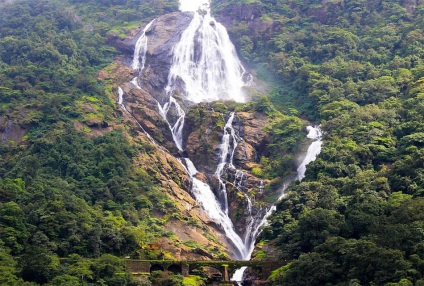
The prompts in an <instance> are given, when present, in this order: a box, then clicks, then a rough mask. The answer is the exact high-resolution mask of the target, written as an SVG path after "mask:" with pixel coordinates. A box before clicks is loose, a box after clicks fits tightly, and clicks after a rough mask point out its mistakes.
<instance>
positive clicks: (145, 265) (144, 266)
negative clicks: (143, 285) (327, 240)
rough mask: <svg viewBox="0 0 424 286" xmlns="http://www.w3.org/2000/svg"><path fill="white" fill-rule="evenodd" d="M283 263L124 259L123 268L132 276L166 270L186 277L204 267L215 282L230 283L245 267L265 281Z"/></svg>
mask: <svg viewBox="0 0 424 286" xmlns="http://www.w3.org/2000/svg"><path fill="white" fill-rule="evenodd" d="M286 264H287V262H285V261H174V260H135V259H126V260H125V268H126V270H129V271H130V272H132V273H133V274H135V275H137V274H150V273H151V272H153V271H157V270H162V271H164V270H168V271H171V272H173V273H175V274H182V275H183V276H185V277H187V276H189V275H190V274H195V275H196V274H198V273H199V272H198V271H201V270H202V268H204V267H210V268H212V269H215V270H216V271H215V273H214V274H213V279H214V280H216V281H230V278H231V276H232V275H233V274H234V272H235V271H236V270H237V269H239V268H241V267H243V266H247V267H249V268H250V269H251V271H252V272H254V273H255V275H256V276H257V277H258V278H259V279H260V280H266V279H267V278H268V277H269V275H270V274H271V272H272V271H273V270H275V269H277V268H279V267H281V266H283V265H286Z"/></svg>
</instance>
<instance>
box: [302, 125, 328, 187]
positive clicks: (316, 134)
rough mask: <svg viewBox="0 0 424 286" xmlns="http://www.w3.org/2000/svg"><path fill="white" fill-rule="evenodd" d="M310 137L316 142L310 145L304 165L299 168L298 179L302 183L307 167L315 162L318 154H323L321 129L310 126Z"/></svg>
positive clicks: (308, 128)
mask: <svg viewBox="0 0 424 286" xmlns="http://www.w3.org/2000/svg"><path fill="white" fill-rule="evenodd" d="M307 130H308V135H307V137H308V138H310V139H313V140H314V141H313V142H312V143H311V145H309V148H308V151H307V152H306V156H305V158H304V159H303V161H302V163H301V164H300V165H299V167H298V168H297V177H296V179H297V180H299V181H301V180H302V179H303V178H304V177H305V172H306V165H308V164H309V163H310V162H312V161H314V160H315V159H316V158H317V156H318V154H319V153H320V152H321V146H322V132H321V129H320V128H319V127H312V126H308V127H307Z"/></svg>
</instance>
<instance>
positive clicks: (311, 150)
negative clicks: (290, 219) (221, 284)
mask: <svg viewBox="0 0 424 286" xmlns="http://www.w3.org/2000/svg"><path fill="white" fill-rule="evenodd" d="M307 131H308V134H307V135H306V137H307V138H309V139H312V140H313V141H312V143H311V144H310V145H309V147H308V150H307V151H306V156H305V158H304V159H303V161H302V162H301V163H300V165H299V167H298V168H297V175H296V178H295V179H296V180H299V181H301V180H302V179H303V178H305V172H306V166H307V165H308V164H309V163H310V162H312V161H314V160H315V159H316V158H317V156H318V155H319V153H320V152H321V147H322V131H321V129H320V128H319V127H312V126H308V127H307ZM292 180H293V179H291V180H288V181H286V182H285V183H284V185H283V188H282V194H281V196H280V197H279V198H278V200H277V201H279V200H280V199H282V198H283V197H284V191H285V190H286V188H287V187H288V185H289V184H290V182H291V181H292ZM275 210H276V207H275V205H274V206H271V208H269V209H268V211H267V212H266V214H265V215H264V217H263V218H262V220H261V221H260V222H259V223H258V224H257V227H256V228H255V229H254V232H253V233H252V237H253V238H254V239H253V240H252V241H251V242H250V245H247V246H246V248H247V249H248V251H247V254H248V255H247V257H246V259H250V257H251V255H252V252H253V249H254V246H255V239H256V237H257V236H258V235H259V233H260V229H261V227H262V226H264V225H266V224H267V219H268V217H269V216H270V215H271V214H272V213H273V212H274V211H275ZM246 269H247V267H242V268H240V269H238V270H237V271H236V272H235V273H234V275H233V277H231V280H232V281H236V282H237V283H238V284H239V285H241V284H240V283H239V282H240V281H242V280H243V275H244V272H245V271H246Z"/></svg>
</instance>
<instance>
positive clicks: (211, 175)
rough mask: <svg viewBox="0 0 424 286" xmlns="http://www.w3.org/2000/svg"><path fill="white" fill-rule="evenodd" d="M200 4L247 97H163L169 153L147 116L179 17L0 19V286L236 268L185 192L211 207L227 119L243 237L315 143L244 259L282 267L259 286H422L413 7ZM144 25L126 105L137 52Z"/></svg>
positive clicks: (254, 0) (114, 3)
mask: <svg viewBox="0 0 424 286" xmlns="http://www.w3.org/2000/svg"><path fill="white" fill-rule="evenodd" d="M211 4H212V10H213V14H214V15H215V17H216V19H217V20H219V22H221V23H223V24H224V26H226V28H227V29H228V31H229V34H230V37H231V39H232V41H233V42H234V44H235V46H236V48H237V51H238V54H239V55H240V57H241V58H242V61H243V63H244V64H245V66H247V67H248V69H249V70H250V71H251V72H252V74H253V75H254V77H255V80H256V81H257V85H256V86H255V88H257V90H256V89H255V88H253V87H252V88H251V87H248V88H244V92H245V93H246V94H247V95H248V97H249V98H250V99H251V101H249V102H247V103H236V102H234V101H225V102H222V101H216V102H212V103H200V104H197V105H192V104H191V103H189V102H188V101H185V100H184V99H183V97H182V96H181V95H180V94H179V92H178V91H177V92H176V93H175V96H176V99H177V101H178V102H179V103H180V104H181V105H182V106H183V107H184V109H185V111H186V115H185V116H186V117H185V120H186V123H185V129H184V133H183V134H184V136H183V138H182V139H181V142H182V145H184V150H183V151H181V150H179V148H178V146H176V145H175V144H174V142H173V134H172V132H171V130H170V129H169V128H168V125H169V122H168V121H166V120H164V119H163V118H162V115H161V111H160V110H157V105H158V104H159V106H160V105H161V104H164V103H165V95H164V94H163V90H165V87H166V79H167V77H168V73H169V66H170V61H171V59H170V54H169V53H167V51H168V49H170V48H172V47H171V46H172V45H171V44H173V43H174V42H175V41H176V40H175V39H173V38H172V37H180V36H181V32H178V31H177V32H176V34H175V35H173V36H172V37H171V36H170V35H171V34H172V33H173V32H174V31H175V30H177V29H178V28H181V27H186V26H187V25H188V21H189V20H190V18H188V14H181V13H180V12H177V11H178V1H174V0H160V1H158V0H143V1H123V0H101V1H95V0H88V1H87V0H85V1H80V0H67V1H58V0H48V1H33V0H16V1H0V70H1V72H0V155H1V156H0V285H41V284H44V285H190V284H187V283H190V282H188V281H187V280H183V277H182V276H181V275H170V274H169V273H164V274H158V273H156V274H155V275H152V276H151V277H150V280H148V279H147V278H145V279H144V280H142V281H140V280H137V279H135V278H134V277H133V276H131V275H130V274H128V273H125V269H124V268H123V259H124V257H126V256H127V257H128V256H130V257H132V258H141V259H190V260H210V259H212V260H225V259H230V257H233V258H234V257H236V256H237V255H236V253H237V249H236V248H235V247H234V245H233V244H232V242H231V241H230V239H229V238H228V236H226V235H225V234H226V233H225V231H224V230H223V229H224V228H225V227H224V226H222V225H220V224H219V223H217V222H216V221H214V220H213V219H211V218H210V217H208V216H207V215H206V213H205V211H204V210H203V209H202V206H201V204H200V203H199V202H198V201H196V197H195V196H194V195H193V193H191V191H192V189H193V181H194V178H195V179H197V180H198V181H201V182H204V183H205V182H207V183H208V184H210V185H211V187H212V189H213V190H214V191H215V193H216V192H217V191H216V190H219V188H220V184H221V183H222V182H221V181H220V180H221V178H219V180H218V179H217V176H216V170H217V169H218V167H217V165H218V163H219V161H220V148H221V147H220V146H221V145H220V144H221V140H222V138H223V134H224V133H225V132H228V129H229V128H228V126H227V125H226V123H227V122H228V120H229V117H231V116H230V114H234V113H235V114H236V115H235V116H234V124H233V125H231V126H230V127H231V128H234V130H235V132H236V135H237V136H239V137H240V138H239V139H238V140H239V142H238V143H239V144H238V148H239V149H236V147H234V152H233V154H232V155H231V160H232V159H233V157H234V164H235V165H236V166H237V167H238V168H239V169H237V171H240V172H241V173H242V174H243V175H242V176H241V179H240V177H238V176H239V173H238V172H236V171H235V170H232V169H231V170H226V173H225V174H224V175H223V177H222V178H224V181H225V183H224V186H225V188H226V191H227V193H228V200H229V202H228V210H227V211H228V216H229V218H230V219H231V221H232V223H233V224H234V230H235V231H236V232H238V233H239V234H240V235H241V234H243V233H244V231H245V230H246V226H247V225H248V224H249V222H250V221H249V219H250V218H253V217H254V216H258V217H259V216H263V215H264V213H265V212H266V210H267V209H268V208H269V207H270V205H271V204H272V203H274V202H275V199H276V197H278V196H279V193H278V192H279V190H281V186H282V184H283V182H284V180H285V179H286V178H287V177H290V176H292V175H293V173H294V172H295V169H296V166H297V164H298V160H299V159H298V158H297V157H298V155H299V154H302V152H304V149H305V146H306V144H308V142H309V141H307V140H305V138H304V135H305V127H306V125H309V124H311V123H310V122H314V123H317V124H321V129H322V130H323V131H324V140H323V141H324V143H323V148H322V152H321V154H320V156H319V157H318V159H317V160H316V161H314V162H313V163H311V164H310V165H308V168H307V172H306V177H305V179H304V180H302V182H299V181H294V182H292V183H291V185H290V186H289V188H288V189H287V190H286V195H285V196H284V197H283V198H282V200H281V201H280V202H279V203H278V204H277V210H276V212H275V213H274V214H273V215H272V216H271V217H269V222H270V224H269V225H268V226H267V227H266V228H264V230H263V231H262V233H261V235H260V237H259V239H258V241H257V243H256V247H255V251H254V255H253V258H252V259H254V260H259V261H260V260H273V259H278V260H284V261H286V262H288V264H287V265H286V266H284V267H282V268H280V269H278V270H277V271H275V272H274V273H273V275H272V276H271V277H270V279H269V281H268V283H269V285H326V284H328V285H336V284H337V285H424V242H423V241H424V232H423V229H424V198H423V196H424V177H423V174H424V149H423V148H424V3H423V2H422V1H420V0H408V1H406V0H398V1H381V0H380V1H377V0H370V1H363V0H358V1H343V0H337V1H312V0H309V1H308V0H303V1H291V0H284V1H282V0H281V1H280V0H279V1H268V0H261V1H260V0H230V1H220V0H214V1H212V3H211ZM182 15H183V16H182ZM184 15H185V16H184ZM154 18H157V20H155V21H156V22H155V23H154V24H153V26H152V28H151V29H150V30H148V31H147V32H148V33H149V35H151V36H153V35H154V36H155V37H156V38H155V39H156V40H155V41H153V43H152V44H151V45H150V46H149V50H148V51H147V54H148V57H147V61H148V62H147V65H146V69H145V72H144V74H142V75H139V79H138V80H137V81H138V83H140V84H141V85H142V88H134V84H131V81H133V80H134V77H137V74H136V72H135V71H134V70H133V69H132V68H130V66H131V64H130V63H131V60H132V57H133V51H134V45H135V42H134V39H135V38H136V36H138V35H139V34H140V33H141V32H142V30H143V27H145V26H146V25H147V24H148V23H149V22H151V20H153V19H154ZM210 25H211V26H214V25H215V24H213V23H212V22H211V23H210ZM170 37H171V38H170ZM169 39H171V40H169ZM172 39H173V40H172ZM172 41H174V42H172ZM120 91H122V95H121V96H123V99H124V100H125V105H120V103H119V94H120ZM123 107H124V108H123ZM171 116H172V117H173V118H172V120H174V121H177V118H178V117H177V114H175V112H174V113H173V114H171ZM172 120H170V121H172ZM146 134H150V135H152V137H153V139H151V138H149V136H147V135H146ZM234 137H235V135H234ZM234 141H236V140H235V139H234ZM233 144H235V143H233ZM180 158H190V160H191V161H193V162H194V164H195V165H196V166H197V169H198V171H199V172H198V173H197V174H196V175H195V176H194V175H191V174H190V173H189V172H188V171H187V168H188V167H187V166H188V165H187V164H186V165H183V164H182V163H181V160H180ZM231 164H232V162H231ZM243 176H246V177H245V179H243V178H244V177H243ZM243 180H244V181H243ZM242 181H243V184H244V185H243V186H242V187H240V184H241V182H242ZM252 198H253V203H251V201H252ZM248 207H249V210H248ZM246 236H248V235H247V234H246ZM183 283H185V284H183ZM196 283H197V284H198V285H204V284H205V282H204V281H203V282H202V279H200V280H199V281H198V282H196Z"/></svg>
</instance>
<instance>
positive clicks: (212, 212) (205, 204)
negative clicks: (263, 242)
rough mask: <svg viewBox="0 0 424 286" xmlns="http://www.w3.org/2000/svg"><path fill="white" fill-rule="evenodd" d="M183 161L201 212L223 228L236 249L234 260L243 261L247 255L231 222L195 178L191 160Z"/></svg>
mask: <svg viewBox="0 0 424 286" xmlns="http://www.w3.org/2000/svg"><path fill="white" fill-rule="evenodd" d="M184 160H185V164H186V167H187V170H188V173H189V174H190V176H191V178H192V180H193V187H192V193H193V195H194V196H195V198H196V200H197V202H199V204H200V205H201V206H202V208H203V210H204V211H205V212H206V214H207V215H208V216H209V217H210V218H211V219H212V220H214V221H215V222H217V223H219V224H220V225H221V226H222V227H223V229H224V231H225V235H226V236H227V238H228V239H229V240H230V241H231V243H232V244H233V246H234V248H235V249H236V253H235V258H236V259H243V258H244V257H245V256H246V255H247V249H246V247H245V244H244V243H243V240H242V239H241V238H240V236H239V235H238V234H237V233H236V232H235V230H234V226H233V222H232V221H231V219H230V218H229V217H228V214H227V213H225V212H224V211H223V210H222V208H221V205H220V203H219V202H218V201H217V199H216V197H215V195H214V193H213V192H212V190H211V187H210V186H209V185H208V184H206V183H204V182H202V181H200V180H198V179H197V178H196V177H195V175H196V174H197V170H196V167H195V166H194V164H193V162H191V160H190V159H188V158H184Z"/></svg>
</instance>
